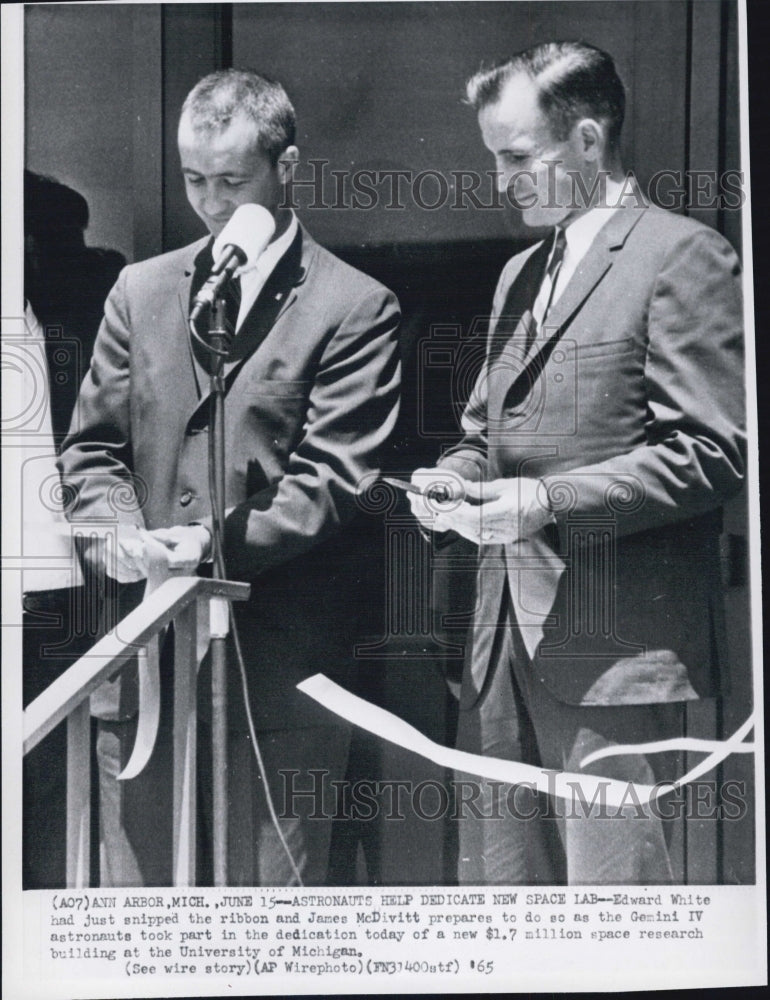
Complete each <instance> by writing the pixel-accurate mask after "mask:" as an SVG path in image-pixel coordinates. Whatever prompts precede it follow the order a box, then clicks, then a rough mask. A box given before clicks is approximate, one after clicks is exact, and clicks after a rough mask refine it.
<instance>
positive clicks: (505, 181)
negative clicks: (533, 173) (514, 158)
mask: <svg viewBox="0 0 770 1000" xmlns="http://www.w3.org/2000/svg"><path fill="white" fill-rule="evenodd" d="M495 174H496V175H497V190H498V191H499V192H500V194H505V193H506V191H507V190H508V188H509V187H510V185H511V182H512V180H513V177H514V171H513V170H505V169H503V167H502V165H498V167H497V170H496V171H495Z"/></svg>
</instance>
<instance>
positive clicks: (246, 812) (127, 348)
mask: <svg viewBox="0 0 770 1000" xmlns="http://www.w3.org/2000/svg"><path fill="white" fill-rule="evenodd" d="M294 136H295V120H294V111H293V108H292V106H291V103H290V102H289V99H288V97H287V95H286V93H285V91H284V90H283V88H282V87H281V86H280V84H278V83H275V82H273V81H269V80H267V79H265V78H263V77H261V76H259V75H258V74H256V73H253V72H250V71H237V70H226V71H222V72H220V73H215V74H212V75H210V76H208V77H206V78H204V79H203V80H201V81H200V82H199V83H198V84H197V85H196V86H195V88H194V89H193V90H192V91H191V93H190V94H189V96H188V98H187V100H186V102H185V104H184V107H183V110H182V115H181V120H180V125H179V151H180V158H181V166H182V172H183V174H184V178H185V187H186V192H187V197H188V201H189V202H190V204H191V206H192V207H193V209H194V210H195V212H196V213H197V214H198V216H199V217H200V218H201V220H202V221H203V223H204V224H205V226H206V228H207V229H208V231H209V233H210V238H204V239H202V240H200V241H199V242H198V243H195V244H193V245H192V246H188V247H184V248H183V249H181V250H177V251H174V252H171V253H167V254H164V255H162V256H160V257H156V258H153V259H151V260H148V261H145V262H143V263H139V264H134V265H131V266H129V267H127V268H126V269H125V270H124V271H123V272H122V274H121V276H120V278H119V280H118V282H117V284H116V285H115V288H114V289H113V290H112V292H111V294H110V296H109V299H108V301H107V305H106V311H105V317H104V322H103V324H102V327H101V330H100V332H99V336H98V339H97V342H96V346H95V349H94V356H93V360H92V363H91V368H90V371H89V373H88V375H87V377H86V379H85V381H84V383H83V386H82V389H81V394H80V399H79V407H78V413H79V421H78V422H77V423H73V425H72V427H71V430H70V435H69V437H68V439H67V441H66V442H65V446H64V449H63V453H62V456H61V460H60V464H61V470H62V473H63V475H64V477H65V479H66V481H67V482H68V483H69V484H71V485H72V486H74V487H75V488H76V489H77V494H78V499H77V503H76V504H75V505H74V506H73V509H72V511H71V513H70V517H71V518H72V519H74V520H78V521H80V520H83V521H88V520H89V519H90V520H94V519H96V520H98V519H99V518H100V517H106V518H108V519H110V518H112V519H113V520H115V519H116V520H117V521H118V523H119V524H120V525H121V526H122V527H123V529H124V530H123V531H122V532H121V533H120V535H119V551H118V553H117V564H116V566H114V567H108V572H112V573H113V574H115V575H116V576H117V577H118V579H119V580H121V581H122V582H126V583H128V582H132V581H138V580H140V579H141V578H142V577H143V576H144V575H145V574H146V572H147V565H148V554H147V550H146V543H147V539H148V537H151V538H152V539H153V540H154V542H156V543H157V542H160V543H161V544H162V545H163V546H164V547H165V550H166V558H167V561H168V565H169V567H170V568H176V569H183V570H187V571H194V570H195V568H196V567H198V566H199V565H201V564H205V562H206V560H207V558H208V557H209V549H210V532H209V530H208V528H207V527H206V519H207V517H208V516H209V515H210V513H211V506H210V501H209V489H208V457H207V453H208V423H209V416H208V414H209V409H208V406H209V377H208V371H207V365H208V359H207V355H206V353H205V351H200V350H198V349H197V345H194V344H192V345H191V341H190V338H189V336H188V315H189V313H190V308H191V302H192V299H193V297H194V295H195V293H196V291H197V290H198V289H199V288H200V287H201V285H202V283H203V281H204V279H205V278H206V276H207V275H208V274H209V272H210V270H211V267H212V262H213V261H212V243H213V238H214V237H216V236H218V235H219V234H220V233H221V232H222V229H223V228H224V226H225V225H226V223H227V222H228V220H229V219H230V217H231V216H232V214H233V212H234V211H235V209H236V208H237V207H238V206H239V205H242V204H247V203H256V204H258V205H262V206H264V207H265V208H266V209H268V210H269V211H270V213H271V214H272V215H273V217H274V219H275V223H276V228H275V235H274V237H273V240H272V242H271V243H270V244H269V246H268V247H267V249H266V250H265V252H264V253H263V254H262V256H261V257H260V258H259V259H258V261H257V264H256V267H255V268H254V269H252V270H251V271H244V272H243V273H242V274H241V276H240V290H241V298H240V305H239V308H238V310H237V312H238V317H237V320H235V330H236V335H235V339H234V341H233V344H232V347H231V349H230V353H229V356H228V358H227V361H226V364H225V382H226V399H225V414H226V486H225V492H226V498H225V500H226V504H225V505H226V508H227V515H226V520H225V526H224V548H225V561H226V566H227V571H228V574H229V576H230V577H231V578H232V579H235V580H245V581H248V582H250V583H251V584H252V594H251V598H250V599H249V601H247V602H245V604H243V605H241V606H239V607H238V608H237V609H236V612H235V614H236V621H237V624H238V627H239V629H240V636H241V645H242V648H243V651H244V656H245V665H246V672H247V678H248V685H249V694H250V702H251V711H252V714H253V717H254V721H255V725H256V729H257V732H258V736H259V742H260V750H261V753H262V756H263V758H264V762H265V768H266V773H267V777H268V781H269V783H270V786H271V789H272V793H273V798H274V800H275V804H276V808H277V810H278V812H279V813H280V812H285V813H286V814H287V815H286V818H285V819H284V820H283V822H282V827H283V834H284V836H285V838H286V841H287V842H288V845H289V848H290V849H291V853H292V854H293V857H294V861H295V863H296V865H297V868H298V869H299V873H300V875H301V877H302V879H303V881H304V882H305V883H307V884H323V882H324V880H325V878H326V867H327V860H328V849H329V835H330V819H328V820H325V819H322V818H319V817H318V816H315V817H313V818H312V819H310V818H308V816H309V813H310V812H312V808H310V807H308V804H307V802H302V803H298V801H292V800H289V801H288V803H285V802H284V787H285V786H284V779H283V778H282V776H281V774H280V772H281V771H292V772H294V774H293V776H292V778H291V780H292V781H293V785H292V786H291V787H293V788H295V789H300V790H301V789H307V788H308V787H312V786H313V778H312V776H310V775H309V774H308V771H309V769H320V770H322V771H325V772H326V780H327V781H330V780H333V779H335V778H342V777H343V776H344V773H345V765H346V759H347V746H348V732H347V730H346V729H345V728H344V727H341V726H337V725H335V724H334V722H333V720H332V719H331V718H330V717H329V715H328V714H325V713H324V712H323V710H321V709H320V708H318V707H317V706H315V704H314V703H313V702H312V701H311V699H309V698H307V697H306V696H304V695H302V694H300V693H299V692H297V691H296V690H295V685H296V684H297V682H298V681H300V680H302V679H304V678H305V677H307V676H309V675H311V674H313V673H315V672H317V671H323V672H324V673H326V674H328V675H331V676H333V677H336V678H337V679H340V680H344V679H345V678H346V677H347V676H348V675H349V673H350V670H351V668H352V663H351V659H352V632H351V630H352V628H353V626H354V624H355V619H356V600H358V601H361V600H362V599H364V598H362V597H361V595H356V579H355V576H354V571H353V562H352V560H351V558H350V551H349V549H350V546H349V545H347V544H346V541H345V538H344V529H345V527H346V525H348V524H349V523H350V522H351V520H352V518H353V515H354V513H355V510H356V500H355V498H356V491H357V487H358V485H359V483H360V481H361V480H362V478H363V477H365V476H367V475H368V474H370V473H371V472H372V470H374V469H376V463H377V454H378V451H379V450H380V449H381V448H382V446H383V445H384V443H385V442H386V440H387V438H388V436H389V434H390V432H391V430H392V428H393V426H394V422H395V419H396V416H397V410H398V398H399V382H400V362H399V349H398V342H397V338H396V328H397V325H398V321H399V311H398V304H397V302H396V300H395V298H394V296H393V295H392V294H391V293H390V292H389V291H388V290H387V289H385V288H383V287H382V286H381V285H379V284H377V283H376V282H375V281H373V280H372V279H370V278H368V277H366V276H365V275H363V274H361V273H360V272H358V271H355V270H353V269H352V268H350V267H349V266H347V265H345V264H344V263H342V262H341V261H339V260H338V259H337V258H335V257H333V256H332V255H331V254H330V253H328V252H327V251H326V250H324V249H322V248H321V247H320V246H319V245H318V244H317V243H315V242H314V240H313V239H312V237H311V236H310V235H309V234H308V233H307V232H306V231H305V229H304V228H303V227H302V226H301V225H299V223H298V221H297V219H296V217H295V216H294V214H293V212H292V211H291V210H290V209H288V208H286V207H285V206H284V187H285V184H286V183H287V181H288V180H289V177H290V172H291V169H292V166H293V164H294V163H295V161H296V160H297V156H298V152H297V148H296V146H295V145H294ZM217 249H218V248H217ZM204 324H205V319H203V321H202V322H201V323H200V325H201V326H203V327H204V328H205V326H204ZM132 528H136V529H140V530H138V531H135V532H134V536H135V537H131V534H132ZM145 532H149V536H148V535H147V534H145ZM150 544H152V543H150ZM156 548H157V546H156ZM202 571H205V569H204V570H202ZM205 671H206V664H205V663H204V669H203V671H202V673H203V674H205ZM229 682H230V691H229V698H228V701H229V705H230V728H231V730H232V731H231V736H230V746H229V788H230V805H231V822H230V857H229V863H230V872H229V881H230V883H231V884H246V885H259V884H262V885H282V884H289V883H292V882H295V881H296V874H295V873H294V871H293V870H292V867H291V865H290V862H289V861H288V859H287V856H286V853H285V851H284V849H283V847H282V846H281V843H280V841H279V838H278V835H277V833H276V831H275V829H274V825H273V824H272V822H271V820H270V818H269V815H268V808H267V805H266V801H265V795H264V792H263V788H262V781H261V778H260V775H259V771H258V767H257V764H256V762H255V754H254V748H253V747H252V745H251V742H250V740H249V738H248V734H247V723H246V716H245V711H244V702H243V695H242V690H241V684H240V677H239V674H238V668H237V664H236V659H235V655H234V651H233V650H232V648H231V649H230V652H229ZM199 684H200V687H199V690H201V691H205V690H206V680H205V677H204V678H202V679H201V680H200V681H199ZM167 708H168V702H167V701H166V700H165V693H164V702H163V707H162V712H163V713H165V712H166V711H167ZM99 711H100V715H101V718H102V720H103V721H102V723H101V726H100V735H99V754H100V782H101V793H102V794H101V806H102V831H103V837H102V882H103V883H109V884H122V885H129V884H161V885H162V884H170V878H171V870H170V853H169V851H170V836H171V831H170V816H169V814H168V810H166V809H162V808H160V806H159V803H162V802H167V801H168V794H169V792H168V789H169V787H170V786H169V785H168V784H166V783H167V782H168V781H169V780H170V777H169V753H168V745H167V744H168V742H169V740H170V732H169V727H168V726H164V724H163V723H164V720H165V715H164V718H163V719H162V723H161V736H160V745H159V746H158V748H157V749H156V751H155V753H154V755H153V757H152V759H151V761H150V764H149V765H148V767H147V769H146V770H145V772H144V773H143V774H142V775H140V776H139V777H138V778H135V779H133V780H132V781H127V782H116V780H115V776H116V774H117V773H118V772H119V771H120V769H121V768H122V766H123V765H124V764H125V760H126V757H127V753H128V752H129V751H130V748H131V744H132V739H133V734H134V731H135V721H134V718H133V715H134V712H135V691H134V689H133V688H132V686H131V685H130V683H128V682H127V681H124V682H122V683H120V684H119V685H118V686H117V689H116V688H115V686H114V685H113V686H112V687H108V688H107V689H105V690H104V691H102V697H101V705H100V708H99ZM204 714H205V709H204ZM204 785H205V780H204ZM204 797H205V796H204ZM284 805H287V806H288V808H287V809H284V808H282V807H283V806H284ZM300 814H301V815H300ZM298 817H300V818H298Z"/></svg>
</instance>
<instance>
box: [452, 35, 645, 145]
mask: <svg viewBox="0 0 770 1000" xmlns="http://www.w3.org/2000/svg"><path fill="white" fill-rule="evenodd" d="M519 74H525V75H526V76H528V77H529V78H530V79H531V80H532V81H533V82H534V83H535V84H536V86H537V88H538V97H539V102H540V109H541V110H542V112H543V114H544V115H545V116H546V118H547V119H548V122H549V124H550V126H551V131H552V133H553V136H554V138H555V139H558V140H559V141H562V140H564V139H566V138H567V137H568V136H569V133H570V130H571V129H572V127H573V126H574V125H575V123H576V122H578V121H579V120H580V119H581V118H586V117H588V118H595V119H597V120H599V121H603V122H604V124H605V126H606V128H607V137H608V140H609V142H610V145H611V146H613V147H615V146H617V144H618V142H619V141H620V130H621V128H622V126H623V116H624V114H625V107H626V93H625V88H624V86H623V82H622V80H621V79H620V77H619V76H618V72H617V70H616V69H615V63H614V62H613V61H612V56H610V55H608V54H607V53H606V52H602V50H601V49H597V48H595V47H594V46H593V45H586V44H585V43H584V42H546V43H545V44H543V45H535V46H534V47H533V48H531V49H525V50H524V51H523V52H518V53H517V54H516V55H514V56H511V57H510V59H506V60H505V61H504V62H501V63H499V64H498V65H497V66H493V67H492V69H486V70H480V71H479V72H478V73H476V75H475V76H473V77H471V79H470V80H469V81H468V84H467V87H466V93H467V98H468V103H469V104H471V105H472V106H473V107H474V108H475V109H476V111H480V110H481V109H482V108H484V107H487V105H490V104H494V103H496V102H497V101H498V100H499V99H500V97H501V95H502V92H503V89H504V87H505V85H506V83H507V82H508V81H509V80H510V79H511V78H512V77H514V76H518V75H519Z"/></svg>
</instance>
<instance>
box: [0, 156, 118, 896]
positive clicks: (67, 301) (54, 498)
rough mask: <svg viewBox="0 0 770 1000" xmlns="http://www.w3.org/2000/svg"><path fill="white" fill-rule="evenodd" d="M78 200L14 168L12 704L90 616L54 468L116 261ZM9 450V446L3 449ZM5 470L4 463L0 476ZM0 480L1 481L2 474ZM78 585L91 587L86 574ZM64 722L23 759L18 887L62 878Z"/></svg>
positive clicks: (33, 689) (33, 691)
mask: <svg viewBox="0 0 770 1000" xmlns="http://www.w3.org/2000/svg"><path fill="white" fill-rule="evenodd" d="M87 225H88V204H87V202H86V200H85V198H83V196H82V195H80V194H78V192H77V191H74V190H73V189H72V188H70V187H67V186H66V185H64V184H60V183H59V182H58V181H55V180H53V179H51V178H48V177H42V176H40V175H38V174H34V173H32V172H31V171H25V172H24V292H25V297H26V305H25V317H24V333H25V336H24V340H23V341H22V342H21V343H14V345H13V349H14V352H15V353H16V354H17V360H18V362H19V363H18V365H14V366H13V367H14V368H15V369H16V370H17V371H18V376H19V380H18V381H19V386H18V388H19V396H18V406H19V412H20V413H28V414H30V417H31V421H30V424H29V425H28V426H27V427H26V429H25V437H24V439H23V447H22V448H21V449H20V451H19V457H20V458H21V463H20V466H19V470H18V471H19V479H18V489H20V491H21V501H22V517H23V524H22V554H23V557H24V564H25V567H26V568H25V569H24V571H23V574H22V588H23V608H24V616H23V645H22V670H23V683H22V692H23V694H22V696H23V703H24V707H26V706H27V705H29V704H30V702H32V701H33V700H34V699H35V698H36V697H37V696H38V695H39V694H41V693H42V692H43V691H44V690H45V689H46V688H47V687H48V685H49V684H51V682H52V681H54V680H55V679H56V678H57V677H58V676H59V675H60V674H61V673H62V672H63V671H64V670H66V669H67V667H69V666H70V665H71V664H72V663H73V662H74V661H75V660H76V659H77V658H78V657H79V656H81V655H82V654H83V653H84V652H85V651H86V650H87V649H88V647H89V646H90V645H91V643H92V642H93V639H94V634H95V632H96V629H97V627H98V623H97V621H96V620H95V618H94V616H93V615H92V614H90V613H89V609H90V608H94V607H95V606H96V604H97V603H98V602H94V601H87V600H86V590H85V586H86V584H85V581H84V579H83V575H82V573H81V570H80V567H79V565H78V560H77V556H76V553H75V551H74V546H73V543H72V539H71V529H70V527H69V525H68V523H67V520H66V517H65V516H64V506H65V494H64V493H63V491H62V489H61V481H60V477H59V473H58V470H57V469H56V455H57V452H58V445H59V444H60V443H61V440H62V438H63V436H64V433H65V432H66V429H67V427H68V426H69V424H70V421H71V419H72V414H73V409H74V403H75V399H76V398H77V391H78V387H79V385H80V382H81V381H82V378H83V375H84V374H85V371H86V370H87V367H88V360H89V358H90V355H91V350H92V348H93V343H94V339H95V338H96V332H97V330H98V328H99V317H100V315H101V312H102V310H103V308H104V299H105V297H106V294H107V291H108V289H109V287H110V285H111V284H112V283H113V282H114V280H115V278H116V277H117V274H118V272H119V271H120V268H121V267H122V266H123V264H124V263H125V261H124V258H123V257H122V255H121V254H119V253H118V252H117V251H114V250H99V249H95V248H93V247H87V246H86V245H85V238H84V232H85V229H86V227H87ZM15 453H16V452H15V450H14V451H11V454H15ZM12 475H13V473H11V472H10V470H9V477H10V476H12ZM5 488H10V487H9V484H8V482H6V484H5ZM88 584H89V587H93V586H99V584H98V581H96V580H89V581H88ZM66 747H67V740H66V727H65V726H64V725H60V726H58V727H57V728H56V729H55V730H54V731H53V732H52V733H51V734H50V735H49V736H47V737H46V738H45V740H43V742H42V743H40V744H39V745H38V746H37V747H35V749H34V750H32V751H31V752H30V753H29V754H28V755H27V756H26V757H25V759H24V768H23V849H22V855H23V886H24V888H25V889H54V888H61V887H63V886H64V884H65V849H66V845H65V831H66V822H65V821H66Z"/></svg>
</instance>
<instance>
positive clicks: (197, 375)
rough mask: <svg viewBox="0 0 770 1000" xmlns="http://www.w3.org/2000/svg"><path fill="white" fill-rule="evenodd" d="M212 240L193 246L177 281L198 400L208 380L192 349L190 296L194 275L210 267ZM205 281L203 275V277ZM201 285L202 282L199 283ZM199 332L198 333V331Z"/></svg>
mask: <svg viewBox="0 0 770 1000" xmlns="http://www.w3.org/2000/svg"><path fill="white" fill-rule="evenodd" d="M212 243H213V239H212V238H211V237H207V238H205V239H203V240H201V241H200V242H199V243H196V244H194V246H193V247H192V248H191V249H192V250H193V251H195V252H194V255H193V257H192V260H191V261H190V263H189V264H188V265H187V266H186V267H185V269H184V273H183V275H182V277H181V278H180V280H179V287H178V290H177V298H178V300H179V309H180V311H181V314H182V323H183V324H184V330H185V340H186V341H187V354H188V357H189V359H190V367H191V369H192V375H193V378H194V380H195V387H196V389H197V392H198V398H200V395H201V392H202V391H203V386H204V385H205V384H206V380H207V379H208V373H207V372H206V369H205V368H204V367H203V365H201V363H200V362H199V360H198V358H197V357H196V353H195V350H194V349H193V342H192V337H191V336H190V329H189V317H190V296H191V293H192V290H193V282H194V281H195V279H196V275H198V276H199V274H200V272H201V271H203V270H204V269H205V270H206V273H208V270H210V268H211V265H212V260H211V244H212ZM203 279H204V280H205V274H204V275H203ZM201 284H202V282H201ZM199 332H200V331H199Z"/></svg>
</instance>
